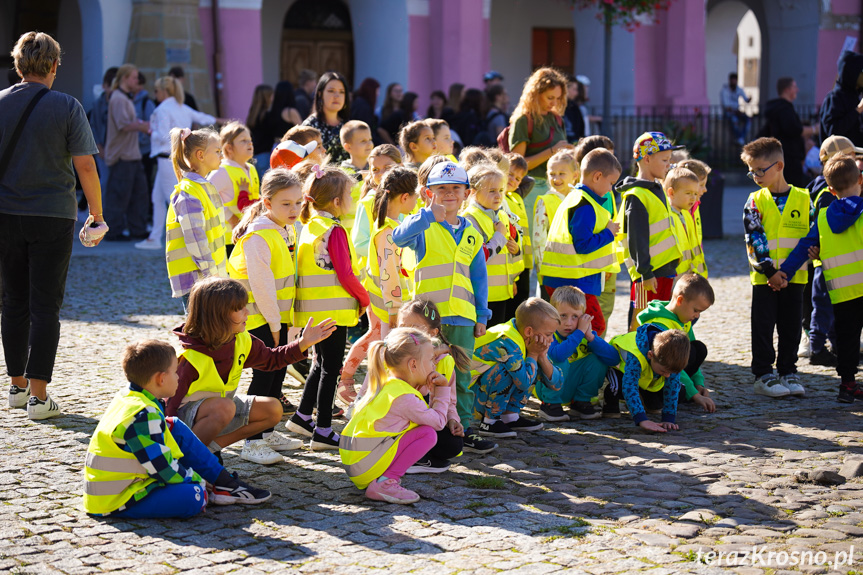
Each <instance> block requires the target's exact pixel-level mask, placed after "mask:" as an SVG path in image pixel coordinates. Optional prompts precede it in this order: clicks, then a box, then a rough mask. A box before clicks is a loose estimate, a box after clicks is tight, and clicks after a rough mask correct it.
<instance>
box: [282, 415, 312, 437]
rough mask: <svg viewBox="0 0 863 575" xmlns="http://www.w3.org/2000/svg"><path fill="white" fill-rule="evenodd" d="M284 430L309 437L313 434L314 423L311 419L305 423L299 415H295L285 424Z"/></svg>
mask: <svg viewBox="0 0 863 575" xmlns="http://www.w3.org/2000/svg"><path fill="white" fill-rule="evenodd" d="M285 429H287V430H288V431H290V432H292V433H296V434H297V435H303V436H305V437H311V436H312V435H313V434H314V433H315V422H314V421H312V420H311V419H310V420H308V421H306V420H305V419H303V418H302V417H300V415H299V413H295V414H293V415H292V416H291V418H290V419H289V420H288V422H287V423H286V424H285Z"/></svg>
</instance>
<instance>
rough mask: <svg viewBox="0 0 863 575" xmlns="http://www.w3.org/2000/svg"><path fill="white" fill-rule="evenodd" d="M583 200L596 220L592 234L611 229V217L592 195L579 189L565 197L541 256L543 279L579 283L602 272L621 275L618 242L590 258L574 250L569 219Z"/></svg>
mask: <svg viewBox="0 0 863 575" xmlns="http://www.w3.org/2000/svg"><path fill="white" fill-rule="evenodd" d="M582 198H583V199H585V200H587V202H588V203H589V204H590V206H591V207H592V208H593V212H594V215H595V216H596V222H595V223H594V225H593V230H592V231H591V233H593V234H598V233H600V232H601V231H602V230H604V229H605V228H606V227H608V222H610V221H611V215H610V214H609V213H608V210H606V209H605V208H604V207H602V206H600V205H599V204H598V203H597V202H596V200H594V199H593V198H592V197H591V196H590V194H589V193H587V192H584V191H583V190H581V189H576V190H574V191H573V192H572V193H571V194H569V195H568V196H566V199H564V200H563V203H561V205H560V208H559V209H558V211H557V214H555V216H554V220H552V222H551V229H550V230H549V232H548V241H547V242H546V244H545V250H544V251H543V254H542V266H541V267H540V272H539V273H540V275H541V276H542V277H553V278H569V279H577V278H583V277H586V276H591V275H595V274H598V273H603V272H611V273H617V272H619V271H620V264H619V263H618V250H617V243H616V242H615V241H612V242H610V243H608V244H606V245H604V246H602V247H601V248H599V249H598V250H596V251H593V252H590V253H588V254H579V253H576V251H575V246H574V245H573V244H572V241H573V240H572V234H571V233H570V231H569V218H570V212H571V210H572V209H573V208H575V207H576V206H578V204H579V203H581V200H582Z"/></svg>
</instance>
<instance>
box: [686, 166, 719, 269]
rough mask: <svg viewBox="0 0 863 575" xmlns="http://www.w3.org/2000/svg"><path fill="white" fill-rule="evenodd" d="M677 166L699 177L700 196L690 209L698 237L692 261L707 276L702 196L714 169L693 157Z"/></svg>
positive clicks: (695, 267) (693, 247) (698, 194)
mask: <svg viewBox="0 0 863 575" xmlns="http://www.w3.org/2000/svg"><path fill="white" fill-rule="evenodd" d="M677 167H678V168H686V169H687V170H689V171H690V172H692V173H693V174H695V177H697V178H698V193H697V196H698V197H697V198H696V200H695V205H694V206H692V207H691V208H690V209H689V213H690V214H691V215H692V222H693V224H695V236H696V237H697V238H698V243H697V244H693V246H692V261H693V263H694V266H693V268H694V269H693V271H694V272H695V273H697V274H698V275H700V276H703V277H705V278H706V277H707V274H708V269H707V258H706V256H705V255H704V231H703V229H702V226H701V198H703V197H704V194H706V193H707V179H708V178H709V177H710V172H711V171H712V170H711V169H710V166H708V165H707V164H706V163H704V162H702V161H701V160H696V159H693V158H690V159H688V160H683V161H682V162H679V163H678V164H677Z"/></svg>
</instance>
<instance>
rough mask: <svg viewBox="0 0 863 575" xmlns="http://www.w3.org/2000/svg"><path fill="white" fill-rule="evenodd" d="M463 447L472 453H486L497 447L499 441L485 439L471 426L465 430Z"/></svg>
mask: <svg viewBox="0 0 863 575" xmlns="http://www.w3.org/2000/svg"><path fill="white" fill-rule="evenodd" d="M462 449H464V450H465V451H469V452H471V453H481V454H486V453H490V452H492V451H494V450H495V449H497V443H495V442H494V441H489V440H488V439H483V438H482V436H480V434H479V433H477V432H476V431H474V430H473V428H472V427H469V428H467V429H465V430H464V446H463V448H462Z"/></svg>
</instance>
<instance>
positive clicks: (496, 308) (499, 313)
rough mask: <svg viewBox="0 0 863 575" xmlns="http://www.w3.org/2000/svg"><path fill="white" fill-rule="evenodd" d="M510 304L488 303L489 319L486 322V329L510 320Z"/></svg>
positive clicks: (500, 302) (505, 301)
mask: <svg viewBox="0 0 863 575" xmlns="http://www.w3.org/2000/svg"><path fill="white" fill-rule="evenodd" d="M510 304H511V302H510V300H504V301H490V302H488V309H490V310H491V319H490V320H488V326H487V327H491V326H493V325H498V324H500V323H504V322H505V321H506V320H508V319H512V314H511V313H509V306H510ZM514 311H515V308H513V312H514Z"/></svg>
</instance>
